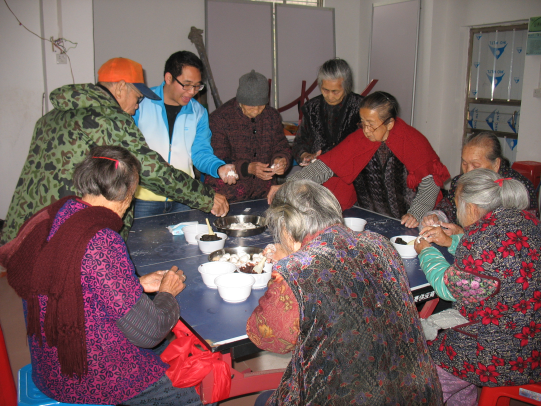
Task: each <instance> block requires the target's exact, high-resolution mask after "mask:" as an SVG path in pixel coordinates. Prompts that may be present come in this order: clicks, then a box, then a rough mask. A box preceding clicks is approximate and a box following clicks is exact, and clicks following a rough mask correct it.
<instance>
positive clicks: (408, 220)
mask: <svg viewBox="0 0 541 407" xmlns="http://www.w3.org/2000/svg"><path fill="white" fill-rule="evenodd" d="M400 223H401V224H402V225H404V226H406V227H407V228H416V227H417V226H419V221H417V219H415V216H413V215H412V214H411V213H406V214H405V215H404V216H402V219H401V220H400Z"/></svg>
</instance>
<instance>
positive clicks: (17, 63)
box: [0, 0, 43, 219]
mask: <svg viewBox="0 0 541 407" xmlns="http://www.w3.org/2000/svg"><path fill="white" fill-rule="evenodd" d="M9 4H10V7H11V9H12V10H13V12H14V13H15V14H16V15H17V16H18V17H19V19H20V20H21V22H23V24H24V25H25V26H26V27H28V28H29V29H30V30H32V31H34V32H36V33H37V34H39V33H40V22H39V2H38V0H25V1H17V2H14V1H10V2H9ZM0 52H1V53H2V55H3V57H2V58H0V175H1V176H0V218H1V219H4V218H5V214H6V212H7V208H8V206H9V203H10V201H11V195H12V193H13V190H14V189H15V184H16V182H17V177H18V175H19V172H20V171H21V168H22V167H23V164H24V161H25V158H26V155H27V153H28V146H29V144H30V136H31V135H32V130H33V128H34V123H35V121H36V120H37V119H38V118H39V117H40V116H41V98H42V94H43V71H42V64H41V45H40V40H39V39H38V38H37V37H35V36H33V35H32V34H30V33H29V32H28V31H26V30H25V29H24V28H23V27H21V26H19V23H18V22H17V20H15V17H13V15H12V14H11V13H10V12H9V10H8V9H7V7H6V5H5V3H4V2H2V3H0Z"/></svg>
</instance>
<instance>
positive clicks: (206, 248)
mask: <svg viewBox="0 0 541 407" xmlns="http://www.w3.org/2000/svg"><path fill="white" fill-rule="evenodd" d="M207 233H208V229H207V231H206V232H205V233H200V234H198V235H196V236H195V240H196V241H197V244H198V245H199V250H201V251H202V252H203V253H205V254H210V253H212V252H214V251H216V250H220V249H223V248H224V245H225V240H226V239H227V235H226V234H225V233H221V232H216V234H217V235H218V236H219V237H221V239H220V240H214V241H212V242H203V241H201V240H200V239H201V236H203V235H206V234H207Z"/></svg>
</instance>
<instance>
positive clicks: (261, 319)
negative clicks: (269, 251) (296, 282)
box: [246, 273, 299, 353]
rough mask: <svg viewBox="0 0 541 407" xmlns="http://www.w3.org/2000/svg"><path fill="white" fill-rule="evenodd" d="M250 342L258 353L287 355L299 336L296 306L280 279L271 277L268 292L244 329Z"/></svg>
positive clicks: (280, 277)
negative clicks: (260, 351) (266, 352)
mask: <svg viewBox="0 0 541 407" xmlns="http://www.w3.org/2000/svg"><path fill="white" fill-rule="evenodd" d="M246 332H247V334H248V337H249V338H250V339H251V340H252V342H253V343H254V344H255V345H256V346H257V347H258V348H261V349H264V350H268V351H270V352H274V353H287V352H291V351H292V350H293V349H294V348H295V344H296V343H297V338H298V336H299V304H298V302H297V300H296V299H295V295H293V292H292V291H291V288H290V287H289V285H288V284H287V282H286V281H285V280H284V279H283V277H282V276H281V275H280V274H278V273H273V277H272V279H271V281H270V282H269V287H268V289H267V292H266V293H265V295H264V296H263V297H261V299H260V300H259V305H258V306H257V307H256V309H255V310H254V312H253V313H252V315H251V316H250V318H249V319H248V323H247V325H246Z"/></svg>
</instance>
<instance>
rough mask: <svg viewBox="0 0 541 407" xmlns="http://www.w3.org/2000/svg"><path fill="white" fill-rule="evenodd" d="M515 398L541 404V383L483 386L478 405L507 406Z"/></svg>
mask: <svg viewBox="0 0 541 407" xmlns="http://www.w3.org/2000/svg"><path fill="white" fill-rule="evenodd" d="M510 399H515V400H519V401H522V402H524V403H528V404H532V405H534V406H541V383H535V384H525V385H523V386H507V387H506V386H503V387H483V389H482V390H481V396H480V397H479V405H480V406H508V405H509V400H510Z"/></svg>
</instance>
